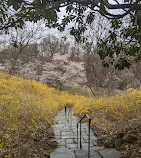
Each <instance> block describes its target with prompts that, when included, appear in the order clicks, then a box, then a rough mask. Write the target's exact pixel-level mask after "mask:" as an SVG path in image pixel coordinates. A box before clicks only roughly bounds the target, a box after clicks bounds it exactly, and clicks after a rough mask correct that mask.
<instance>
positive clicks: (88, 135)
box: [88, 119, 91, 158]
mask: <svg viewBox="0 0 141 158" xmlns="http://www.w3.org/2000/svg"><path fill="white" fill-rule="evenodd" d="M90 129H91V119H89V135H88V158H90Z"/></svg>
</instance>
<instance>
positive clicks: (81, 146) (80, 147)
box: [80, 121, 82, 149]
mask: <svg viewBox="0 0 141 158" xmlns="http://www.w3.org/2000/svg"><path fill="white" fill-rule="evenodd" d="M81 148H82V144H81V121H80V149H81Z"/></svg>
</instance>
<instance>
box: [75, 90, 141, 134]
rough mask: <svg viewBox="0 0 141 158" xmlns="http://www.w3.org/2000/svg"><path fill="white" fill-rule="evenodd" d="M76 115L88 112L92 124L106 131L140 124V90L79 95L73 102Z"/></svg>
mask: <svg viewBox="0 0 141 158" xmlns="http://www.w3.org/2000/svg"><path fill="white" fill-rule="evenodd" d="M74 111H75V114H76V115H79V116H83V115H84V114H85V113H88V114H89V115H90V117H91V119H92V125H96V126H98V127H100V128H102V129H105V130H106V131H107V130H109V131H111V132H116V131H123V130H126V129H129V128H135V127H137V126H140V123H141V91H140V90H137V89H129V90H127V91H126V92H123V93H121V94H119V95H116V96H111V97H106V96H105V97H100V98H94V97H93V98H92V97H90V98H86V97H84V96H83V97H80V99H78V100H77V101H76V102H75V104H74Z"/></svg>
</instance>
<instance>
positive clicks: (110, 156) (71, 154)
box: [50, 108, 122, 158]
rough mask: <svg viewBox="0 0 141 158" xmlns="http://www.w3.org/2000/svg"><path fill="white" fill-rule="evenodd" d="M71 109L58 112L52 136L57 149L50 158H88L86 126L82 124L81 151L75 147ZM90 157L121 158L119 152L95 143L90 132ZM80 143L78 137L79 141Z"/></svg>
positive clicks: (75, 135) (75, 119)
mask: <svg viewBox="0 0 141 158" xmlns="http://www.w3.org/2000/svg"><path fill="white" fill-rule="evenodd" d="M78 121H79V118H78V117H76V116H74V114H73V110H72V109H69V108H68V109H67V114H66V116H65V110H62V111H60V112H58V114H57V116H56V118H55V122H56V124H55V125H54V134H55V137H56V139H57V140H58V147H57V149H56V150H55V151H54V152H52V153H51V154H50V158H87V157H88V126H87V124H84V123H83V124H82V127H81V128H82V133H81V134H82V149H81V150H80V145H77V122H78ZM90 137H91V141H90V157H91V158H121V157H122V156H121V154H120V152H119V151H117V150H115V149H113V148H104V147H103V146H98V145H97V143H96V140H97V138H96V136H95V135H94V133H93V132H92V131H91V136H90ZM78 142H80V136H79V141H78ZM78 144H79V143H78Z"/></svg>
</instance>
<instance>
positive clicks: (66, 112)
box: [65, 106, 67, 119]
mask: <svg viewBox="0 0 141 158" xmlns="http://www.w3.org/2000/svg"><path fill="white" fill-rule="evenodd" d="M66 113H67V107H66V106H65V119H66Z"/></svg>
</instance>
